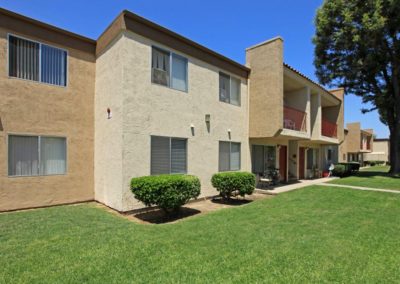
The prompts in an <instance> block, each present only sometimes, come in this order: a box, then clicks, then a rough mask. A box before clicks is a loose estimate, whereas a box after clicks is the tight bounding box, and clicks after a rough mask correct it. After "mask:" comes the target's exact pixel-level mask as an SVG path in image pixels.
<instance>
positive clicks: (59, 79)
mask: <svg viewBox="0 0 400 284" xmlns="http://www.w3.org/2000/svg"><path fill="white" fill-rule="evenodd" d="M41 60H42V62H41V81H42V82H44V83H48V84H53V85H59V86H65V85H66V80H67V64H66V62H67V52H66V51H65V50H62V49H59V48H54V47H51V46H48V45H45V44H42V53H41Z"/></svg>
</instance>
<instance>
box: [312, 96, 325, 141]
mask: <svg viewBox="0 0 400 284" xmlns="http://www.w3.org/2000/svg"><path fill="white" fill-rule="evenodd" d="M310 101H311V111H310V112H311V139H313V140H318V139H320V137H321V126H322V125H321V119H322V117H321V115H322V113H321V95H320V94H312V95H311V100H310Z"/></svg>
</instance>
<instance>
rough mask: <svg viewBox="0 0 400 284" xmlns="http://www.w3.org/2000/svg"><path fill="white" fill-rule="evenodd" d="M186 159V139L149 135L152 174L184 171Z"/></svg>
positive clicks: (185, 169)
mask: <svg viewBox="0 0 400 284" xmlns="http://www.w3.org/2000/svg"><path fill="white" fill-rule="evenodd" d="M186 161H187V140H186V139H180V138H170V137H161V136H151V162H150V163H151V165H150V173H151V174H152V175H159V174H177V173H186V172H187V166H186Z"/></svg>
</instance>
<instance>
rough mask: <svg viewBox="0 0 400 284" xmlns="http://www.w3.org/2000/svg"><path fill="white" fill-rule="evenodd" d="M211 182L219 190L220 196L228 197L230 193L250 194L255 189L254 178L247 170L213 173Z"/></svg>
mask: <svg viewBox="0 0 400 284" xmlns="http://www.w3.org/2000/svg"><path fill="white" fill-rule="evenodd" d="M211 183H212V185H213V186H214V187H215V188H216V189H217V191H219V194H220V196H221V197H222V198H224V199H229V198H230V197H231V196H232V195H241V196H245V195H246V194H252V193H253V191H254V189H255V185H256V178H255V176H254V175H253V174H252V173H248V172H224V173H217V174H214V175H213V176H212V178H211Z"/></svg>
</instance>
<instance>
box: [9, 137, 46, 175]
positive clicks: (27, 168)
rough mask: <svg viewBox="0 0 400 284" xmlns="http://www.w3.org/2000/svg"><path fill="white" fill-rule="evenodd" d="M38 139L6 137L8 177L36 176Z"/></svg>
mask: <svg viewBox="0 0 400 284" xmlns="http://www.w3.org/2000/svg"><path fill="white" fill-rule="evenodd" d="M38 161H39V149H38V137H37V136H9V137H8V174H9V175H10V176H36V175H37V174H38Z"/></svg>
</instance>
